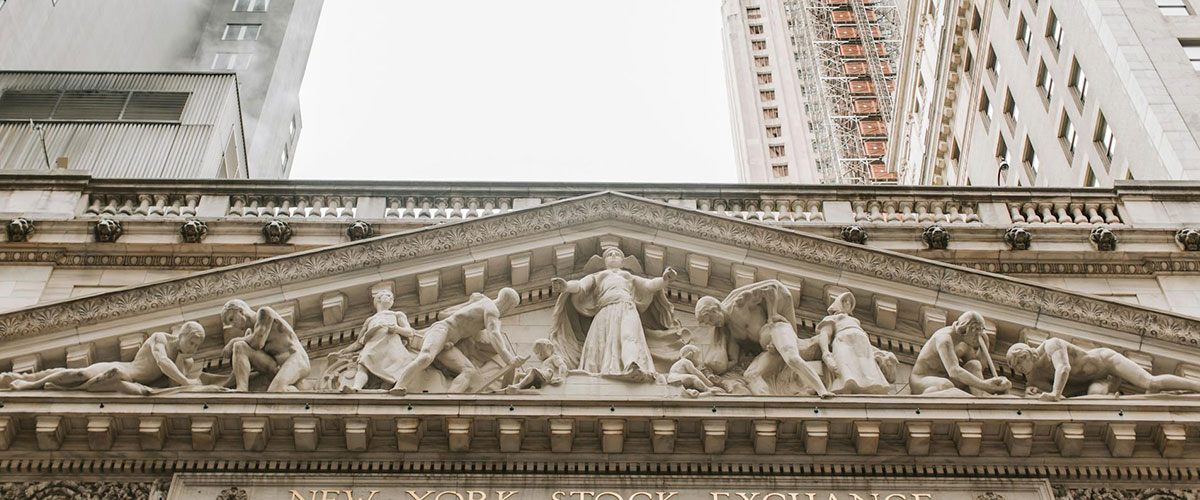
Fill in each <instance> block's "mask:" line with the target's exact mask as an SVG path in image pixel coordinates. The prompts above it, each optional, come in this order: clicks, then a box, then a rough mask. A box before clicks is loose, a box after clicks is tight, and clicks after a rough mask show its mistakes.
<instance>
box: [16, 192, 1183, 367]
mask: <svg viewBox="0 0 1200 500" xmlns="http://www.w3.org/2000/svg"><path fill="white" fill-rule="evenodd" d="M605 240H607V241H609V242H612V241H615V242H617V244H619V245H620V246H621V247H622V248H624V249H625V250H626V252H627V253H629V254H631V255H634V256H636V257H637V258H638V259H639V260H641V261H642V263H643V265H644V266H645V268H646V269H645V271H646V273H647V274H651V275H652V274H654V273H656V272H661V270H662V268H663V267H665V266H672V267H674V268H677V269H678V270H679V271H680V275H681V276H680V278H679V280H678V281H677V282H676V284H674V285H673V286H672V287H671V291H670V294H669V295H670V297H671V300H672V302H673V303H674V305H675V307H676V308H677V309H679V310H681V311H684V312H687V311H689V309H690V307H691V306H692V305H693V304H694V303H695V301H696V300H697V299H698V298H699V297H701V296H704V295H714V296H718V297H723V296H724V295H725V294H727V293H728V292H729V291H730V290H732V289H733V288H734V287H735V285H737V284H740V283H742V282H745V281H746V280H751V281H754V280H762V279H770V278H778V279H781V280H782V281H784V282H786V283H789V285H792V286H794V287H795V289H796V290H797V291H799V294H798V298H797V305H798V306H799V308H798V316H799V317H800V319H801V322H802V323H803V322H813V321H815V320H816V319H819V318H820V316H821V314H822V310H823V308H824V307H825V305H826V300H827V298H828V297H829V295H830V293H831V292H832V291H837V290H848V291H852V292H854V293H855V294H856V296H858V297H859V300H858V303H859V306H858V309H857V310H856V316H859V317H861V319H862V320H863V322H864V324H865V327H866V328H867V330H868V331H869V332H870V333H871V334H872V335H873V336H874V337H876V340H877V341H878V342H880V343H881V344H883V345H891V346H894V347H895V348H896V350H898V351H900V352H898V354H900V355H901V357H902V358H905V357H908V358H910V357H911V356H912V355H913V354H914V352H912V349H913V348H914V346H915V348H918V349H919V347H920V344H921V343H922V342H923V339H924V338H925V336H927V335H928V334H929V332H930V327H931V326H938V322H939V321H940V322H941V323H940V324H943V325H944V324H945V323H946V322H947V321H948V320H952V319H953V318H954V316H956V315H957V314H958V313H960V312H962V311H965V310H978V311H980V312H981V313H982V314H983V315H984V316H985V317H986V318H987V319H988V320H989V322H990V324H991V326H993V327H994V328H996V330H997V332H998V335H999V338H1000V341H1001V344H1005V343H1012V342H1017V341H1020V340H1023V339H1024V338H1025V336H1028V335H1042V336H1047V335H1048V336H1060V337H1066V338H1070V339H1075V340H1078V341H1081V342H1084V343H1093V344H1099V345H1108V346H1112V347H1114V348H1117V349H1118V350H1140V351H1142V352H1144V353H1146V354H1148V355H1150V356H1154V357H1155V358H1154V363H1156V364H1160V363H1161V364H1162V366H1156V368H1159V369H1172V368H1173V366H1174V364H1176V363H1178V362H1191V363H1194V362H1195V360H1196V353H1195V351H1194V350H1193V349H1192V348H1194V347H1195V346H1197V345H1198V344H1200V320H1197V319H1194V318H1190V317H1186V316H1181V315H1176V314H1172V313H1170V312H1165V311H1159V310H1153V309H1150V308H1146V307H1142V306H1137V305H1131V304H1126V303H1121V302H1116V301H1111V300H1106V299H1103V298H1099V297H1094V296H1089V295H1084V294H1079V293H1074V292H1071V291H1067V290H1061V289H1057V288H1053V287H1048V286H1044V285H1039V284H1034V283H1030V282H1026V281H1023V280H1019V279H1014V278H1009V277H1006V276H1000V275H995V274H990V273H986V272H981V271H976V270H971V269H967V268H963V267H958V266H953V265H948V264H943V263H939V262H935V261H931V260H926V259H922V258H918V257H913V256H909V255H903V254H899V253H895V252H890V251H886V250H879V249H874V248H869V247H865V246H860V245H854V244H850V243H846V242H842V241H838V240H833V239H829V238H825V237H821V236H817V235H812V234H806V233H803V232H799V231H795V230H792V229H786V228H781V227H773V226H767V225H762V224H757V223H754V222H749V221H745V220H741V219H734V218H728V217H723V216H719V215H714V214H711V213H706V212H700V211H696V210H691V209H688V208H683V207H678V206H673V205H669V204H664V203H659V202H654V201H650V200H646V199H641V198H637V197H633V196H628V195H625V194H621V193H614V192H603V193H594V194H588V195H585V196H580V197H577V198H572V199H566V200H561V201H558V202H554V203H550V204H546V205H542V206H538V207H533V208H528V209H524V210H517V211H513V212H510V213H505V214H501V215H495V216H490V217H486V218H481V219H474V220H467V221H462V222H455V223H447V224H443V225H438V226H433V227H426V228H422V229H417V230H414V231H410V232H405V233H399V234H392V235H386V236H380V237H376V238H372V239H368V240H362V241H357V242H352V243H346V244H342V245H335V246H331V247H326V248H321V249H318V250H312V251H306V252H299V253H295V254H289V255H284V256H279V257H273V258H269V259H265V260H261V261H256V262H251V263H245V264H240V265H235V266H228V267H224V268H219V269H214V270H211V271H206V272H201V273H197V274H193V275H189V276H185V277H180V278H176V279H170V280H165V281H160V282H157V283H150V284H146V285H139V286H134V287H129V288H124V289H120V290H115V291H111V292H107V293H103V294H99V295H94V296H90V297H83V298H78V299H72V300H66V301H61V302H55V303H48V304H41V305H37V306H33V307H28V308H25V309H20V310H16V311H11V312H8V313H5V314H2V315H0V345H3V346H4V349H5V353H6V356H8V357H9V360H10V361H11V359H12V358H16V357H20V356H26V355H31V354H40V355H42V357H43V358H45V359H47V360H48V361H53V360H56V359H61V358H62V357H65V355H66V354H65V351H66V350H67V348H68V347H70V346H73V345H78V344H81V343H86V342H92V343H95V344H96V352H97V353H107V354H109V355H113V354H115V351H116V350H118V349H119V348H120V339H121V338H122V337H123V336H126V335H129V334H131V333H138V332H153V331H160V330H167V329H169V328H171V326H172V325H177V324H178V323H180V322H182V321H187V320H196V321H200V322H201V323H202V324H204V325H205V327H206V328H207V329H209V330H210V334H211V332H212V331H219V328H220V327H219V322H218V321H217V314H218V312H219V309H220V307H221V305H222V304H223V303H224V302H225V301H226V300H228V299H230V298H243V299H245V300H247V302H249V303H250V304H251V306H254V307H259V306H262V305H274V306H276V307H277V308H284V309H288V310H290V311H292V314H294V315H295V316H294V317H293V320H294V321H295V323H296V325H295V326H296V330H297V332H298V333H299V334H300V336H301V337H302V338H308V339H309V340H310V341H311V342H316V343H317V344H319V345H321V346H324V347H326V348H327V347H328V346H329V345H337V344H338V343H340V342H345V341H346V340H345V339H344V338H343V337H339V335H343V334H342V333H339V332H344V330H345V327H346V325H353V324H354V323H355V322H361V320H362V318H363V317H365V316H366V315H367V314H369V304H368V299H367V293H366V290H367V289H368V288H369V287H371V286H373V285H375V284H377V283H379V282H392V283H394V286H395V288H396V291H397V299H398V300H397V307H396V308H397V309H400V310H403V311H405V312H406V313H408V314H409V315H410V317H411V318H413V319H414V323H415V324H417V325H418V326H419V325H422V324H428V323H429V322H431V321H432V320H433V319H436V314H437V312H438V311H439V310H441V309H444V308H445V307H446V306H449V305H452V304H454V303H456V302H461V301H462V300H464V299H465V297H466V296H467V295H468V292H470V291H484V292H486V293H489V294H492V295H494V292H495V290H497V289H499V288H500V287H502V286H512V287H514V288H516V289H517V290H518V291H519V292H520V293H521V294H522V297H523V299H525V300H524V304H523V305H522V306H521V308H519V309H518V311H517V313H520V314H524V313H529V312H531V311H537V310H541V309H546V308H549V307H552V305H553V300H552V296H551V292H550V287H549V280H550V278H552V277H555V276H565V277H571V276H579V275H580V274H581V273H582V271H583V267H584V264H585V263H586V262H587V259H588V258H589V257H590V256H591V255H594V254H595V253H597V252H598V251H599V248H600V247H601V246H602V245H603V244H604V243H605ZM431 280H432V281H431ZM431 283H432V288H431V287H430V284H431ZM430 294H432V296H430ZM339 295H340V296H342V297H344V299H343V302H342V304H341V306H340V311H335V312H334V313H333V317H332V318H331V317H330V316H329V312H330V311H329V310H328V308H327V306H328V305H329V303H330V302H331V301H332V302H337V300H338V299H337V298H338V296H339ZM808 326H811V324H809V325H808ZM339 329H341V330H339ZM214 337H219V335H218V336H214ZM210 344H212V345H217V341H216V340H213V341H211V342H210ZM206 346H209V347H211V346H210V345H209V344H206ZM210 350H211V349H210ZM997 352H1002V351H999V349H997ZM997 352H994V353H993V354H994V355H997V356H998V354H997ZM210 354H211V355H213V357H212V359H211V360H210V363H211V364H212V365H220V364H221V361H220V360H219V359H217V358H216V352H212V353H210ZM97 356H98V357H103V356H102V355H101V354H97ZM51 364H53V363H51Z"/></svg>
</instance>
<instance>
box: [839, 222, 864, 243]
mask: <svg viewBox="0 0 1200 500" xmlns="http://www.w3.org/2000/svg"><path fill="white" fill-rule="evenodd" d="M868 237H869V236H868V235H867V230H866V229H863V227H862V226H858V225H853V226H842V239H843V240H846V241H848V242H850V243H857V244H859V245H866V244H867V238H868Z"/></svg>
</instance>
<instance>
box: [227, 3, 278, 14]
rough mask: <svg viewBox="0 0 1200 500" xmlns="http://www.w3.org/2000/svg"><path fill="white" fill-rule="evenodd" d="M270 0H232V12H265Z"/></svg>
mask: <svg viewBox="0 0 1200 500" xmlns="http://www.w3.org/2000/svg"><path fill="white" fill-rule="evenodd" d="M270 3H271V0H233V11H234V12H266V11H267V5H268V4H270Z"/></svg>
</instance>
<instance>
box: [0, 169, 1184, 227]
mask: <svg viewBox="0 0 1200 500" xmlns="http://www.w3.org/2000/svg"><path fill="white" fill-rule="evenodd" d="M0 181H2V182H0V186H4V188H0V213H6V214H10V215H24V216H27V217H31V218H34V219H36V218H39V217H41V218H56V219H62V218H68V219H70V218H95V217H105V216H108V217H115V218H154V217H178V218H190V217H196V218H201V219H206V220H219V219H231V220H244V219H247V218H288V219H290V220H293V221H314V222H320V221H344V220H348V219H362V220H366V221H372V222H383V223H389V222H399V223H414V224H430V223H440V222H445V221H452V220H461V219H470V218H476V217H483V216H488V215H494V214H499V213H505V212H509V211H512V210H520V209H523V208H529V207H533V206H538V205H542V204H546V203H550V202H553V201H556V200H560V199H565V198H571V197H575V196H581V195H586V194H589V193H595V192H601V191H618V192H622V193H626V194H629V195H633V196H638V197H643V198H648V199H652V200H656V201H660V202H664V203H669V204H672V205H677V206H682V207H686V208H692V209H697V210H702V211H707V212H712V213H716V214H720V215H725V216H729V217H735V218H739V219H744V220H751V221H759V222H765V223H772V224H783V225H806V224H818V225H832V226H837V225H845V224H862V225H889V226H890V225H917V226H925V225H932V224H947V225H961V226H967V227H970V226H979V227H986V226H1004V227H1008V226H1012V225H1014V224H1028V225H1040V226H1051V225H1053V226H1064V227H1065V226H1071V225H1123V227H1135V228H1136V227H1138V226H1139V225H1141V226H1153V227H1158V228H1162V227H1164V226H1166V225H1178V224H1184V225H1187V224H1194V223H1195V221H1181V220H1172V219H1170V218H1166V217H1165V216H1164V215H1162V214H1170V213H1187V212H1188V210H1190V208H1189V207H1191V204H1192V203H1194V200H1196V199H1200V184H1197V183H1152V182H1129V183H1122V184H1121V185H1118V186H1117V187H1116V188H1071V189H1051V188H1039V189H1034V188H986V187H954V188H947V187H934V186H924V187H913V186H832V185H748V184H727V185H712V184H632V183H619V184H618V183H580V184H557V183H432V182H355V181H245V180H145V179H138V180H128V179H93V178H91V177H89V176H87V175H86V174H72V173H67V174H58V175H46V174H42V175H31V174H28V173H24V172H22V173H4V172H0ZM29 199H37V200H41V201H39V202H38V203H33V204H30V203H28V202H27V201H22V200H29ZM1171 205H1178V206H1171ZM1175 219H1178V218H1175Z"/></svg>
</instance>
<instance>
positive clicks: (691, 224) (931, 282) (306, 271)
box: [0, 193, 1200, 352]
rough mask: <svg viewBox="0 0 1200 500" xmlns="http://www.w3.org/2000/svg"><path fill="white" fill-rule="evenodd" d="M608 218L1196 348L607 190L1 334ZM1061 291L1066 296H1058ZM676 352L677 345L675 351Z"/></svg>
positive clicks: (196, 281) (1104, 316)
mask: <svg viewBox="0 0 1200 500" xmlns="http://www.w3.org/2000/svg"><path fill="white" fill-rule="evenodd" d="M602 220H613V221H621V222H628V223H631V224H637V225H641V226H644V227H647V228H654V229H659V230H664V231H671V232H674V233H677V234H680V235H684V236H692V237H697V238H703V239H705V240H707V241H712V242H713V243H716V244H725V245H733V246H738V247H740V248H747V249H751V250H754V251H760V252H765V253H767V254H770V255H774V256H778V257H783V258H790V259H796V260H797V261H798V262H803V263H809V264H813V265H822V266H830V267H835V268H844V269H846V270H847V271H850V272H855V273H860V274H863V275H865V276H869V277H875V278H880V279H886V280H892V281H895V282H896V283H901V284H909V285H913V286H920V287H927V288H933V289H940V290H942V291H943V292H946V293H953V294H956V295H959V296H962V297H965V298H974V299H981V300H986V301H988V302H990V303H993V304H997V305H1002V306H1010V307H1017V308H1020V309H1024V310H1028V311H1041V314H1043V315H1047V316H1053V317H1058V318H1063V319H1068V320H1072V321H1079V322H1082V323H1084V324H1089V325H1095V326H1101V327H1104V328H1111V329H1115V330H1118V331H1123V332H1127V333H1130V334H1133V335H1145V336H1148V337H1150V338H1156V339H1161V340H1164V341H1168V342H1174V343H1179V344H1184V345H1188V346H1200V321H1197V320H1195V319H1191V318H1187V317H1183V316H1178V315H1173V314H1170V313H1161V312H1156V311H1151V310H1147V309H1142V308H1137V307H1132V306H1128V305H1123V304H1113V303H1111V302H1107V301H1102V300H1097V299H1092V298H1089V297H1084V296H1074V295H1070V296H1068V295H1067V294H1061V293H1058V292H1054V291H1050V290H1046V289H1043V288H1039V287H1035V286H1031V285H1026V284H1023V283H1019V282H1014V281H1010V280H1007V279H1004V278H1001V277H995V276H990V275H985V274H980V273H971V272H966V271H962V270H959V269H955V268H950V267H947V266H942V265H939V264H934V263H928V262H918V261H912V260H908V259H904V258H902V257H898V256H892V255H889V254H888V253H886V252H879V251H875V250H871V249H867V248H848V247H846V246H844V245H840V244H837V243H835V242H829V241H822V240H817V239H814V238H810V237H808V236H805V235H803V234H799V233H793V232H791V231H787V230H783V229H779V228H773V227H765V226H756V225H752V224H746V223H743V222H739V221H734V220H726V219H723V218H720V217H714V216H711V215H708V214H703V213H698V212H693V211H689V210H686V209H681V208H678V207H671V206H667V205H665V204H658V203H654V202H650V201H646V200H640V199H635V198H631V197H627V196H625V195H621V194H615V193H608V194H599V195H594V196H591V197H583V198H577V199H573V200H567V201H562V202H557V203H554V204H549V205H544V206H541V207H538V208H536V209H532V210H529V211H515V212H512V213H508V214H503V215H496V216H492V217H485V218H481V219H477V220H474V221H470V222H469V223H465V224H456V225H455V226H454V227H453V228H450V227H445V228H432V229H431V230H426V231H417V232H412V233H406V234H397V235H394V236H393V237H388V238H381V239H379V240H375V241H370V242H364V243H362V244H361V245H352V246H347V247H341V248H334V249H330V250H328V251H322V252H314V253H306V254H300V255H295V256H291V257H286V258H281V259H276V260H272V261H270V262H264V263H262V264H260V265H254V266H242V267H233V268H227V269H220V270H214V271H209V272H204V273H198V274H196V275H193V276H191V277H188V278H184V279H179V280H172V281H166V282H162V283H156V284H150V285H145V286H140V287H135V288H131V289H128V290H123V291H118V292H113V293H108V294H102V295H97V296H94V297H86V298H80V299H76V300H72V301H69V302H64V303H56V304H45V305H39V306H33V307H29V308H24V309H21V310H17V311H12V312H8V313H2V314H0V339H12V338H17V337H24V336H29V335H36V334H38V333H40V332H45V331H50V330H55V329H65V328H71V327H74V326H75V325H78V324H93V323H96V322H101V321H106V320H110V319H113V318H116V317H120V316H127V315H129V314H139V313H145V312H150V311H158V310H162V309H165V308H168V307H177V306H179V305H181V304H192V303H196V302H199V301H203V300H212V299H216V298H220V297H228V296H231V295H233V294H236V293H243V292H244V291H249V290H261V289H266V288H272V287H280V286H283V285H285V284H291V283H297V282H302V281H305V280H310V279H313V278H317V277H321V276H326V275H328V274H330V273H334V272H347V271H352V270H357V269H363V268H368V267H372V266H378V265H381V264H388V263H395V262H400V261H403V260H406V259H410V258H413V257H417V256H428V255H436V254H439V253H444V252H447V251H450V250H455V249H462V248H466V247H469V246H472V245H479V244H483V243H488V242H495V241H499V240H503V239H508V238H515V237H520V236H525V235H531V234H537V233H543V232H545V231H548V230H552V229H556V228H560V227H570V226H572V225H580V224H587V223H591V222H597V221H602ZM1059 296H1067V297H1068V298H1067V299H1062V300H1060V298H1059ZM675 352H677V351H675Z"/></svg>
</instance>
